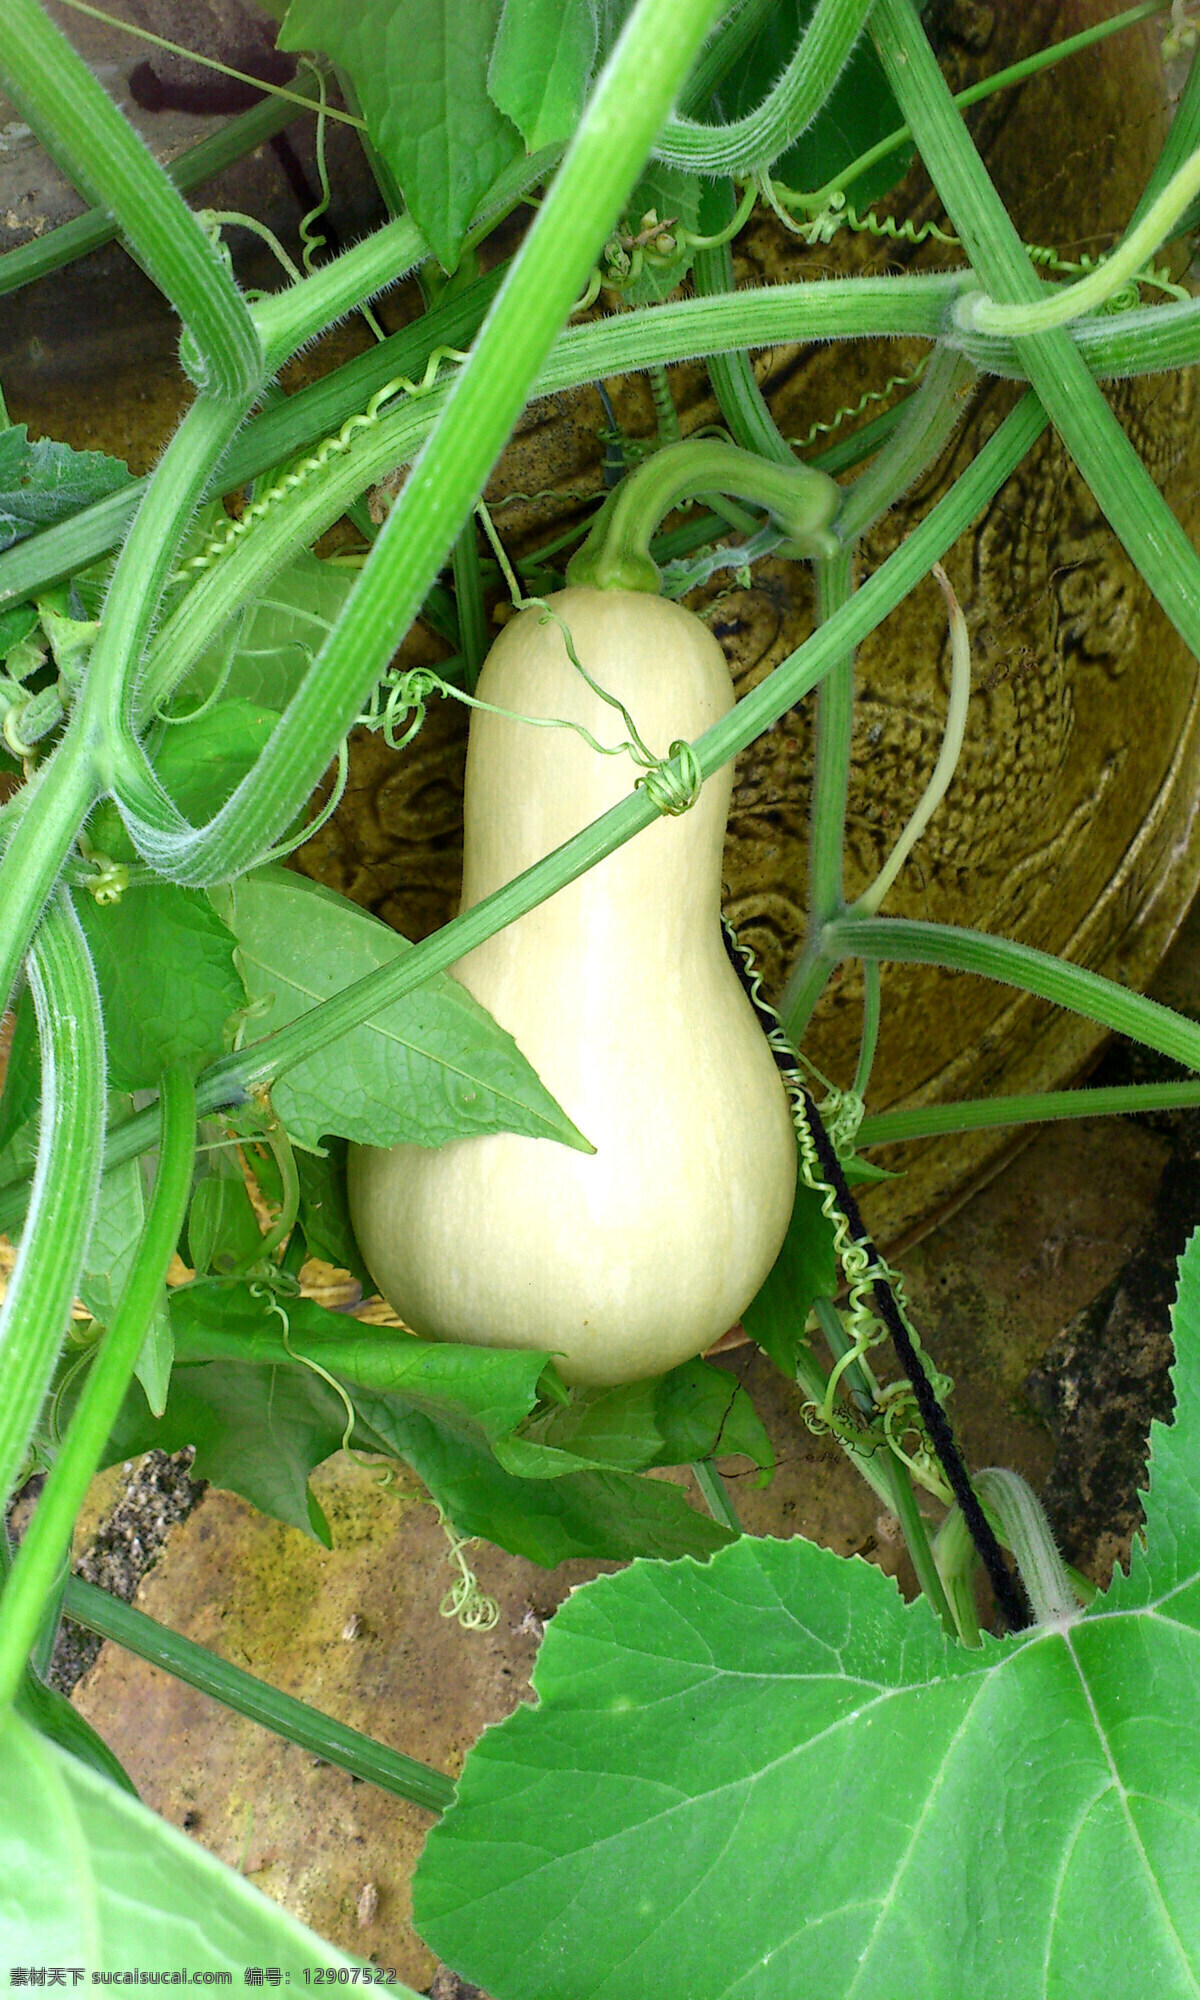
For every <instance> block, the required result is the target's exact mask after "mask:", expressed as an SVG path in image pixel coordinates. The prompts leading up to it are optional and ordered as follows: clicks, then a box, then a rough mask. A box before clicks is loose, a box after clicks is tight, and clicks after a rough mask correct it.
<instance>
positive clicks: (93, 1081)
mask: <svg viewBox="0 0 1200 2000" xmlns="http://www.w3.org/2000/svg"><path fill="white" fill-rule="evenodd" d="M29 984H30V987H31V989H32V992H33V1002H34V1007H35V1010H36V1013H37V1026H38V1038H39V1044H40V1048H41V1059H42V1125H41V1134H40V1137H39V1140H38V1153H37V1168H36V1171H35V1173H34V1177H33V1185H32V1188H31V1191H30V1201H29V1217H28V1220H27V1222H26V1225H25V1230H24V1233H23V1235H22V1237H21V1244H20V1248H19V1250H18V1252H17V1260H16V1265H15V1267H14V1270H13V1274H12V1276H11V1278H10V1279H9V1281H8V1291H7V1293H6V1295H5V1299H4V1305H3V1308H0V1363H2V1364H3V1368H4V1401H3V1404H2V1405H0V1513H3V1512H4V1511H5V1510H6V1509H7V1506H8V1502H9V1499H10V1497H11V1495H12V1491H13V1486H14V1483H15V1481H16V1478H17V1474H18V1472H19V1471H20V1468H21V1465H22V1462H23V1459H24V1455H25V1450H26V1447H27V1445H28V1443H29V1438H30V1435H31V1433H32V1430H33V1426H34V1423H35V1422H36V1420H37V1415H38V1412H39V1410H40V1409H41V1407H42V1403H43V1401H44V1399H45V1395H46V1391H47V1389H48V1388H49V1385H50V1378H51V1376H52V1375H53V1372H54V1364H55V1362H56V1361H57V1359H58V1351H59V1347H60V1346H61V1344H62V1337H63V1333H64V1331H65V1329H66V1325H67V1322H68V1320H69V1319H70V1316H71V1306H72V1304H73V1302H74V1299H75V1293H76V1290H77V1287H78V1284H79V1273H80V1271H81V1270H82V1268H83V1257H84V1252H85V1250H86V1249H87V1243H88V1237H89V1236H90V1234H91V1229H92V1217H93V1216H94V1214H95V1211H96V1195H97V1191H98V1189H99V1186H100V1161H101V1154H102V1150H103V1145H104V1028H103V1024H102V1022H101V1019H100V998H99V995H98V993H97V991H96V975H95V973H94V972H93V970H92V961H91V959H90V958H89V956H88V951H87V946H86V945H85V943H84V941H83V933H82V931H81V930H80V928H79V922H78V919H77V918H76V916H75V912H74V910H73V909H72V908H71V905H70V902H69V900H68V898H67V895H66V892H65V890H60V891H59V894H58V896H57V897H56V899H55V901H54V902H53V903H52V904H51V906H50V908H49V909H48V910H47V912H46V916H45V919H44V921H43V923H42V927H41V929H40V931H39V932H38V937H37V942H36V943H35V945H34V947H33V950H32V952H31V953H30V956H29ZM30 1643H32V1640H31V1642H30Z"/></svg>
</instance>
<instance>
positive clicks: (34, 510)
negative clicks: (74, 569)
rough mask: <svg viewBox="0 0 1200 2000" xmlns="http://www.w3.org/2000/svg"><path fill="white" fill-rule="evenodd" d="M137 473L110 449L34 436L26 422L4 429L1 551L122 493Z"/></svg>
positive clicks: (0, 461)
mask: <svg viewBox="0 0 1200 2000" xmlns="http://www.w3.org/2000/svg"><path fill="white" fill-rule="evenodd" d="M132 477H133V475H132V473H131V472H130V470H129V467H128V466H127V465H126V464H125V463H124V460H122V459H119V458H109V457H108V456H107V454H106V453H105V452H102V451H73V450H72V448H71V446H70V445H69V444H56V443H55V441H54V440H53V438H38V439H37V440H36V441H31V440H30V437H29V432H28V430H27V429H26V426H25V425H24V424H12V425H10V426H9V428H8V429H7V430H0V551H3V550H4V549H10V548H12V546H13V544H14V542H22V541H24V540H25V537H26V536H27V535H33V534H36V533H37V530H38V529H39V528H48V527H50V526H52V525H53V523H54V522H55V521H65V520H67V519H69V517H70V516H71V515H72V514H78V513H79V512H80V510H81V508H84V507H90V506H91V505H92V502H93V501H95V500H102V499H104V497H105V495H106V494H109V493H116V492H118V491H119V490H120V488H121V487H122V486H128V485H129V483H130V481H131V479H132Z"/></svg>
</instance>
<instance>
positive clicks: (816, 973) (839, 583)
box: [797, 347, 972, 1023]
mask: <svg viewBox="0 0 1200 2000" xmlns="http://www.w3.org/2000/svg"><path fill="white" fill-rule="evenodd" d="M971 376H972V370H971V368H970V366H969V364H968V363H967V362H966V361H965V360H964V359H963V357H962V356H960V355H956V354H952V353H949V352H947V351H946V350H945V349H944V348H941V347H939V348H938V349H937V350H936V351H935V353H934V356H933V359H932V360H931V362H930V364H929V366H928V368H927V369H926V370H925V373H924V376H923V377H922V380H921V384H920V387H919V388H918V389H917V390H916V392H915V394H914V395H913V396H911V397H910V398H909V400H908V403H907V404H906V405H905V407H904V410H903V412H902V413H901V416H900V420H899V423H898V424H897V427H896V429H895V431H894V432H893V434H892V436H891V437H890V438H889V440H888V442H887V444H886V445H885V446H884V448H883V450H882V451H881V452H880V453H879V455H878V457H877V458H876V459H875V461H874V463H873V464H872V465H870V466H869V467H868V468H867V470H866V472H864V473H862V474H861V475H860V477H859V478H858V479H856V480H855V482H854V484H853V485H852V486H851V487H850V489H849V491H848V492H846V493H844V494H843V496H842V503H841V507H840V510H839V512H838V515H837V518H836V520H835V523H834V530H835V533H836V534H837V536H838V539H839V541H840V542H841V543H842V545H843V546H842V548H841V551H840V552H839V554H837V555H836V556H835V557H833V558H832V559H831V560H829V561H827V562H822V563H819V564H818V565H817V616H818V618H819V619H820V620H821V621H822V622H824V621H826V620H827V619H829V618H831V617H832V616H833V615H834V613H835V612H836V611H837V610H838V609H839V607H840V606H841V605H842V604H844V603H846V602H847V600H848V598H849V596H850V592H851V589H852V585H853V562H854V554H853V551H854V544H855V542H856V541H857V539H858V537H859V536H860V535H863V534H865V533H866V532H867V530H868V529H869V528H871V527H873V526H874V524H875V522H876V521H877V520H879V519H880V517H881V516H882V515H883V514H884V513H886V511H887V509H888V508H889V507H891V506H892V505H893V504H894V502H895V501H896V500H897V499H898V498H899V497H900V495H901V494H902V493H904V492H906V491H907V490H908V488H909V487H910V486H911V485H912V483H913V481H914V480H915V479H917V478H918V477H919V476H920V474H921V473H922V472H924V471H925V470H926V468H927V467H928V466H930V465H931V464H932V463H933V462H934V460H935V459H936V458H937V456H938V454H939V453H940V452H941V450H942V449H943V447H944V446H945V444H946V442H947V440H948V439H949V437H950V436H951V435H952V433H953V431H954V429H955V427H956V425H957V424H958V422H959V420H960V418H961V416H962V412H963V407H964V400H965V392H966V390H967V388H968V385H969V383H970V381H971ZM853 738H854V654H853V651H851V652H849V653H847V654H845V655H844V656H843V657H842V658H841V659H840V660H838V661H837V663H836V664H835V665H834V667H833V668H832V669H831V671H830V672H829V674H828V675H827V676H826V678H825V680H824V681H823V682H822V683H821V687H820V690H819V692H818V695H817V736H816V754H815V758H814V764H813V797H812V811H811V815H810V822H809V938H808V942H807V945H806V950H805V954H804V957H803V959H802V962H801V963H802V969H801V972H800V974H799V980H800V984H801V987H802V990H803V994H804V1000H803V1011H804V1021H805V1023H807V1019H808V1014H809V1013H810V1012H811V1010H812V1008H813V1006H815V1004H816V1001H817V998H818V997H819V995H820V993H821V991H822V990H823V988H824V986H825V982H826V980H827V978H828V976H829V973H830V972H831V971H832V969H833V961H832V960H831V959H829V958H828V957H822V956H821V955H820V953H819V950H818V949H817V947H816V944H815V938H816V935H817V934H818V933H819V931H820V929H821V927H822V926H823V925H824V924H826V923H828V922H829V921H830V920H831V918H833V917H834V916H836V915H837V914H838V913H839V912H840V910H841V909H842V906H843V902H844V898H845V889H844V874H843V869H844V859H843V857H844V854H845V831H846V800H847V797H848V795H849V789H850V761H851V752H852V746H853ZM798 1019H799V1014H798V1015H797V1020H798Z"/></svg>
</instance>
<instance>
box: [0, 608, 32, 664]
mask: <svg viewBox="0 0 1200 2000" xmlns="http://www.w3.org/2000/svg"><path fill="white" fill-rule="evenodd" d="M37 623H38V614H37V605H36V604H10V605H9V606H8V607H7V609H5V610H4V611H0V660H6V659H7V658H8V656H9V654H10V653H11V652H12V651H13V649H14V647H17V646H20V645H21V644H22V643H23V642H24V641H25V640H26V639H28V637H29V635H30V633H31V632H34V631H36V629H37Z"/></svg>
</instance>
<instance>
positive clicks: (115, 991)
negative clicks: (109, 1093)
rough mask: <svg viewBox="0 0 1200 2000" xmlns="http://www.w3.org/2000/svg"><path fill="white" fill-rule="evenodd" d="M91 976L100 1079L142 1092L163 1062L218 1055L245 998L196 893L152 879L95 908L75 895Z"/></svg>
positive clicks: (220, 928)
mask: <svg viewBox="0 0 1200 2000" xmlns="http://www.w3.org/2000/svg"><path fill="white" fill-rule="evenodd" d="M75 905H76V909H77V910H78V913H79V921H80V923H81V924H82V926H83V932H84V936H85V937H86V939H87V941H88V945H89V947H90V949H91V953H92V959H93V962H94V964H95V967H96V976H97V979H98V980H99V983H100V999H101V1003H102V1005H103V1008H104V1029H105V1037H106V1043H107V1049H108V1073H109V1081H110V1082H111V1083H112V1085H113V1087H114V1088H115V1089H117V1090H147V1089H152V1088H154V1086H155V1085H156V1084H157V1083H158V1080H159V1078H160V1076H161V1075H162V1073H163V1071H164V1069H166V1068H167V1066H168V1064H170V1063H175V1062H186V1063H191V1064H192V1065H193V1066H194V1067H195V1068H199V1066H200V1064H201V1063H204V1062H208V1061H211V1060H212V1059H213V1058H214V1057H216V1056H218V1055H220V1053H221V1047H222V1034H223V1030H224V1027H225V1023H226V1021H227V1020H228V1019H229V1016H230V1015H231V1014H233V1013H235V1012H236V1011H237V1010H238V1009H239V1008H240V1007H242V1006H244V1004H245V994H244V992H243V990H242V984H241V981H240V980H239V978H238V976H237V973H236V971H235V970H234V964H233V939H232V937H231V936H230V934H229V932H228V931H227V930H226V928H225V926H224V924H223V923H222V922H221V920H220V918H219V917H218V916H217V914H216V911H215V910H214V909H213V907H212V905H211V903H210V902H209V900H208V898H207V897H206V896H205V895H203V894H202V893H201V892H200V891H199V890H195V889H177V888H175V887H174V886H173V885H172V884H170V883H165V882H164V883H152V884H150V885H149V886H148V887H146V888H138V889H127V890H126V892H125V894H124V895H123V896H122V897H121V900H120V901H119V902H117V903H107V904H105V905H103V906H101V905H100V904H98V903H95V902H94V901H93V900H92V898H91V897H90V896H88V895H77V896H76V898H75Z"/></svg>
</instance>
